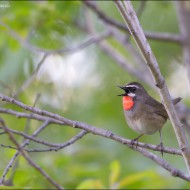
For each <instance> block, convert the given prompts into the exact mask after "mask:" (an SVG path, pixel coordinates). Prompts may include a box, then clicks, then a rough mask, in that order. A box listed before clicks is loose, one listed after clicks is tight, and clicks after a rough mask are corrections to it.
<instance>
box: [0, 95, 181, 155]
mask: <svg viewBox="0 0 190 190" xmlns="http://www.w3.org/2000/svg"><path fill="white" fill-rule="evenodd" d="M0 98H2V96H1V95H0ZM4 100H5V101H7V102H10V101H11V100H12V99H11V98H9V97H6V96H4ZM15 101H16V102H15V103H14V104H15V105H17V106H20V107H21V108H25V106H27V105H25V104H23V103H21V102H19V101H17V100H15ZM28 107H29V106H28ZM35 109H37V108H35ZM28 110H29V108H28ZM30 111H31V112H33V113H34V112H35V113H36V112H41V113H42V112H43V115H48V117H50V115H51V118H47V117H45V116H40V115H34V114H27V113H21V112H17V111H13V110H10V109H5V108H0V113H6V114H11V115H15V116H18V115H19V117H21V116H22V117H23V118H31V119H35V120H39V121H44V122H45V121H47V122H49V123H54V124H59V125H66V124H68V123H65V122H63V120H64V119H65V118H63V117H61V116H59V115H57V114H53V113H50V112H47V111H45V110H39V109H37V110H34V108H32V107H31V109H30ZM44 112H45V113H44ZM52 118H55V119H52ZM61 120H62V121H61ZM69 121H71V120H69ZM71 122H72V123H71V124H70V126H72V127H73V124H74V125H75V123H79V122H77V121H71ZM81 125H83V123H81ZM84 125H86V124H84ZM91 127H92V126H90V125H88V127H87V128H84V127H81V129H83V130H86V131H89V132H91V133H93V134H96V135H101V136H104V137H107V138H111V139H113V140H115V141H117V142H120V143H122V144H126V145H131V140H129V139H126V138H123V137H120V136H118V135H116V134H114V133H112V132H110V131H106V130H103V129H100V128H98V129H97V128H95V130H93V128H91ZM79 128H80V127H79ZM11 130H12V129H11ZM97 131H98V133H97ZM12 132H16V133H17V134H18V135H24V137H25V138H28V139H31V140H33V141H35V142H40V143H42V144H45V145H47V146H48V145H49V146H51V147H57V144H51V143H48V142H44V141H41V140H39V139H36V138H33V136H30V135H26V134H23V133H22V132H19V131H15V130H12ZM110 133H111V134H113V135H112V136H111V137H109V136H108V134H110ZM102 134H103V135H102ZM58 146H59V145H58ZM135 146H139V147H143V148H147V149H150V150H153V151H160V148H157V146H155V145H151V144H145V143H141V142H138V144H137V145H135ZM163 152H165V153H169V154H176V155H181V151H180V150H177V149H174V148H167V147H164V149H163Z"/></svg>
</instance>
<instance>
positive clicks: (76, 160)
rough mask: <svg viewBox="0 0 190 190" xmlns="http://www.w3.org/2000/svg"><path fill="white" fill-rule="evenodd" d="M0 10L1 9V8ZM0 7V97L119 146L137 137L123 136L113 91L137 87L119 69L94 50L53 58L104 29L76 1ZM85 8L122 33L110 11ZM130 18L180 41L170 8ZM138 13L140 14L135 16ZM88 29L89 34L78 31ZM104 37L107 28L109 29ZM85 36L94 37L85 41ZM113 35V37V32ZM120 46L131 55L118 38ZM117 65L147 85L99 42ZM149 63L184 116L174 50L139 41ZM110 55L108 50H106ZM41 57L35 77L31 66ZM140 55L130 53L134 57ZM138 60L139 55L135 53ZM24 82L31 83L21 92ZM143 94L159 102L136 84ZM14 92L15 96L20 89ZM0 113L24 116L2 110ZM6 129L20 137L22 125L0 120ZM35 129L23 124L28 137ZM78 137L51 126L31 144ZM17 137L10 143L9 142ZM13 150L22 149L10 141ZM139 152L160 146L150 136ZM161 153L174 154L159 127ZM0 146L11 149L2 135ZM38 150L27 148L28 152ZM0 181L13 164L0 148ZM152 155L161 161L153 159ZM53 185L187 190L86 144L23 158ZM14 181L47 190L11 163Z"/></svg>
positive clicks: (95, 143) (136, 159)
mask: <svg viewBox="0 0 190 190" xmlns="http://www.w3.org/2000/svg"><path fill="white" fill-rule="evenodd" d="M0 3H1V4H2V3H4V4H5V2H0ZM6 3H8V6H7V7H0V30H1V32H0V92H1V93H2V94H5V95H7V96H11V97H12V96H15V95H16V96H15V97H16V98H17V99H18V100H20V101H22V102H24V103H25V104H27V105H31V106H32V105H33V103H34V101H35V99H36V96H37V95H38V94H40V98H39V100H38V102H37V104H36V107H38V108H41V109H45V110H48V111H50V112H53V113H57V114H60V115H62V116H64V117H66V118H69V119H72V120H76V121H83V122H85V123H88V124H90V125H94V126H96V127H100V128H104V129H106V130H110V131H112V132H113V133H115V134H118V135H120V136H123V137H125V138H129V139H132V138H135V137H136V136H137V135H138V134H137V133H135V132H133V131H132V130H131V129H129V128H128V126H127V124H126V122H125V119H124V116H123V111H122V104H121V97H118V96H117V95H118V94H120V93H121V91H120V89H119V88H117V85H124V84H125V83H128V82H131V81H138V82H141V81H140V80H139V78H137V77H136V76H135V75H132V74H131V73H130V72H128V71H127V70H125V69H124V68H123V67H121V66H120V65H119V64H118V63H117V62H116V60H114V59H113V58H112V57H111V56H110V55H109V54H107V53H105V52H104V51H102V49H101V47H100V44H101V42H100V43H98V42H95V43H92V44H91V45H89V46H86V47H85V48H78V49H77V50H76V51H69V52H67V51H66V52H56V50H64V49H70V48H73V47H77V46H78V45H79V44H82V43H84V42H85V41H86V40H87V39H90V38H91V37H92V36H94V35H98V34H102V33H104V32H105V31H107V30H108V29H109V27H110V26H108V25H107V24H106V23H105V22H103V21H102V20H101V18H99V17H98V16H97V15H96V14H95V13H94V12H93V11H92V10H91V9H89V7H87V6H86V5H85V4H84V3H83V2H80V1H9V2H6ZM92 3H94V4H95V5H96V6H97V7H98V8H99V9H100V10H101V11H102V12H104V14H106V15H107V16H108V17H110V18H112V19H114V20H117V21H118V22H121V23H123V20H122V18H121V16H120V14H119V12H118V9H117V8H116V6H115V4H114V3H113V2H111V1H98V2H92ZM132 4H133V6H134V8H135V10H137V11H138V10H139V8H141V9H142V12H141V13H139V14H140V15H139V20H140V22H141V25H142V27H143V29H144V30H145V31H150V32H168V33H172V34H178V33H179V27H178V19H177V15H176V8H175V4H174V3H173V2H172V1H150V2H149V1H148V2H146V3H145V4H144V5H142V2H141V1H134V2H132ZM142 6H144V7H142ZM89 28H90V29H91V31H90V32H89V30H87V29H89ZM112 29H113V28H112ZM92 30H93V31H92ZM117 30H118V29H117ZM120 32H121V34H122V35H123V36H126V38H124V39H126V42H125V43H130V44H131V46H133V48H134V49H135V50H136V51H137V52H138V49H137V48H136V46H135V43H134V42H133V40H132V39H131V37H130V36H129V35H128V33H127V32H125V31H123V30H120ZM102 41H104V42H106V43H108V44H109V45H110V46H111V47H112V48H114V49H115V50H116V51H117V52H119V53H120V54H121V55H122V56H123V57H124V58H126V60H127V61H128V62H127V61H126V64H130V65H131V66H132V67H133V68H134V69H135V70H136V71H137V72H139V73H141V75H146V76H144V77H147V78H148V80H149V82H150V83H152V84H153V81H152V78H151V74H150V72H149V71H148V70H147V68H146V65H145V63H144V62H143V61H142V65H141V67H142V68H143V71H144V72H142V68H140V66H139V63H138V64H137V63H136V62H135V58H134V56H133V55H131V54H130V53H129V52H128V51H127V50H126V48H125V47H124V46H123V44H122V43H120V42H119V41H117V40H116V39H115V38H114V37H112V36H110V37H109V38H108V37H107V38H105V39H104V40H102ZM148 41H149V42H150V45H151V47H152V49H153V52H154V53H155V56H156V58H157V60H158V63H159V66H160V69H161V72H162V74H163V76H164V77H165V79H166V82H167V85H168V87H169V90H170V92H171V95H172V96H173V97H178V96H180V97H182V98H183V100H182V102H183V103H184V104H186V105H187V106H188V105H189V104H190V102H189V84H188V79H187V74H186V68H185V66H184V65H183V64H182V50H181V47H180V46H179V44H178V43H175V42H165V41H158V40H151V39H149V40H148ZM114 49H113V50H114ZM44 52H48V55H47V56H46V57H45V59H44V62H43V64H41V66H40V68H39V71H38V72H37V73H36V74H35V75H34V77H33V78H32V79H31V76H32V75H33V72H34V71H35V69H36V67H37V65H38V64H39V62H40V60H41V59H42V57H43V56H44ZM138 53H139V52H138ZM139 55H140V53H139ZM27 80H31V83H30V84H29V85H27V86H24V87H23V84H25V83H26V81H27ZM141 83H142V84H143V85H144V86H145V88H146V89H147V90H148V92H149V93H150V94H151V95H152V96H153V97H154V98H156V99H157V100H159V101H160V97H159V94H158V91H157V90H155V88H151V87H150V86H149V85H148V84H147V83H145V82H143V81H142V82H141ZM21 87H23V89H21ZM1 107H4V108H10V109H14V110H18V111H23V110H21V109H20V108H18V107H16V106H14V105H11V104H5V103H1ZM1 117H2V118H3V119H4V120H5V121H6V124H7V125H8V126H9V127H11V128H12V129H16V130H19V131H23V130H24V128H25V126H26V122H27V120H26V119H18V118H15V117H14V116H10V115H5V114H1ZM38 126H39V122H37V121H30V128H29V133H31V132H32V131H33V130H34V129H36V128H37V127H38ZM78 132H79V130H78V129H75V128H71V127H67V126H58V125H50V126H48V128H46V129H45V130H44V131H43V133H41V134H40V135H39V138H41V139H43V140H46V141H49V142H55V143H63V142H65V141H67V140H69V139H70V138H71V137H73V136H74V135H75V134H77V133H78ZM15 137H16V136H15ZM17 139H18V141H20V142H21V141H22V138H21V137H18V136H17ZM140 141H142V142H146V143H151V144H155V145H157V144H159V134H158V133H156V134H154V135H151V136H144V137H142V138H141V139H140ZM163 142H164V145H165V146H168V147H174V148H178V144H177V140H176V137H175V134H174V131H173V128H172V126H171V124H170V122H169V121H168V122H167V124H166V125H165V127H164V129H163ZM0 143H1V144H5V145H10V144H11V142H10V140H9V139H8V138H7V137H6V135H1V138H0ZM40 146H42V145H38V144H35V143H31V144H30V145H29V147H30V148H39V147H40ZM0 152H1V153H0V154H1V162H0V175H2V173H3V171H4V169H5V167H6V165H7V164H8V162H9V161H10V159H11V158H12V156H13V154H14V153H15V150H12V149H8V148H1V149H0ZM156 154H158V155H160V153H159V152H157V153H156ZM29 155H30V157H31V158H32V159H33V160H34V161H36V162H37V163H38V164H39V165H40V166H41V167H42V168H43V169H44V170H45V171H46V172H47V173H48V174H49V175H50V176H51V177H52V178H53V179H54V180H55V181H57V182H58V183H59V184H61V185H63V186H64V187H66V188H116V189H117V188H136V189H137V188H190V185H189V183H188V182H186V181H184V180H182V179H179V178H175V177H172V176H171V175H170V174H169V173H168V172H167V171H165V170H164V169H163V168H161V167H160V166H158V165H156V164H155V163H153V162H152V161H150V160H148V159H147V158H145V157H143V156H142V155H140V154H139V153H137V152H135V151H133V150H131V149H129V148H127V147H126V146H124V145H121V144H119V143H116V142H114V141H112V140H110V139H105V138H103V137H99V136H95V135H92V134H89V135H87V136H85V137H84V138H82V139H81V140H79V141H78V142H76V143H75V144H73V145H71V146H69V147H67V148H65V149H63V150H60V151H58V152H44V153H30V154H29ZM164 159H166V160H167V161H168V162H169V163H171V164H172V165H174V166H175V167H177V168H180V169H181V170H183V171H186V168H185V164H184V161H183V159H182V157H180V156H175V155H168V154H164ZM15 168H16V169H15V171H11V170H10V171H9V173H8V175H7V179H9V178H10V177H12V183H13V185H14V187H17V188H40V189H43V188H44V189H45V188H50V185H49V183H48V182H47V181H46V180H45V179H44V178H43V177H42V176H41V175H40V174H39V173H38V172H37V171H36V170H34V169H33V168H32V167H30V166H29V165H28V163H27V162H26V161H25V160H24V159H23V158H22V157H19V159H18V163H17V166H16V167H15Z"/></svg>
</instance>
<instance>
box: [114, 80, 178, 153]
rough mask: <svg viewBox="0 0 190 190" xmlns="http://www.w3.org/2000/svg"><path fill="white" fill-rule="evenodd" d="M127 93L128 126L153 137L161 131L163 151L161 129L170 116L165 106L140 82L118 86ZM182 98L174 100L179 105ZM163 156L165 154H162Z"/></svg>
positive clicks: (125, 107)
mask: <svg viewBox="0 0 190 190" xmlns="http://www.w3.org/2000/svg"><path fill="white" fill-rule="evenodd" d="M118 87H119V88H121V89H122V90H124V91H125V93H124V94H120V95H118V96H123V98H122V101H123V109H124V114H125V119H126V121H127V123H128V126H129V127H130V128H131V129H133V130H134V131H136V132H137V133H139V134H140V136H138V137H137V138H135V139H133V141H134V140H138V138H140V137H141V136H142V135H144V134H147V135H151V134H154V133H155V132H157V131H159V133H160V144H159V145H158V146H160V147H161V151H162V149H163V144H162V136H161V129H162V127H163V125H164V124H165V123H166V120H167V119H168V114H167V112H166V110H165V107H164V105H163V104H161V103H160V102H158V101H157V100H155V99H154V98H152V97H151V96H150V95H149V94H148V93H147V91H146V90H145V89H144V87H143V86H142V85H141V84H140V83H138V82H131V83H128V84H127V85H125V86H118ZM180 100H181V98H176V99H174V100H173V104H174V105H175V104H177V103H178V102H179V101H180ZM162 154H163V152H162Z"/></svg>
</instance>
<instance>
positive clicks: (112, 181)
mask: <svg viewBox="0 0 190 190" xmlns="http://www.w3.org/2000/svg"><path fill="white" fill-rule="evenodd" d="M110 170H111V172H110V176H109V185H110V187H111V188H112V187H114V186H115V185H116V182H117V180H118V177H119V174H120V163H119V162H118V161H117V160H115V161H113V162H112V163H111V164H110Z"/></svg>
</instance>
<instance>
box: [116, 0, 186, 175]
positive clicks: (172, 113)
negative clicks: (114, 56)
mask: <svg viewBox="0 0 190 190" xmlns="http://www.w3.org/2000/svg"><path fill="white" fill-rule="evenodd" d="M115 4H116V6H117V7H118V9H119V11H120V13H121V15H122V17H123V19H124V20H125V22H126V24H127V25H128V28H129V30H130V32H131V34H132V36H133V38H134V40H135V42H136V44H137V46H138V47H139V49H140V51H141V53H142V55H143V57H144V58H145V60H146V61H147V66H148V68H149V69H150V71H151V73H152V76H153V79H154V81H155V83H156V84H157V87H159V91H160V96H161V97H162V100H163V103H164V105H165V108H166V110H167V113H168V115H169V118H170V121H171V123H172V126H173V128H174V131H175V134H176V137H177V140H178V143H179V146H180V149H181V150H182V154H183V158H184V161H185V163H186V166H187V169H188V172H189V173H190V149H189V146H188V143H187V139H186V136H185V135H184V132H183V128H182V124H181V123H180V121H179V118H178V116H177V113H176V110H175V108H174V105H173V103H172V100H171V97H170V94H169V91H168V88H167V86H166V84H165V81H164V78H163V76H162V75H161V72H160V70H159V65H158V63H157V60H156V58H155V56H154V54H153V52H152V50H151V47H150V45H149V44H148V42H147V39H146V37H145V35H144V32H143V30H142V28H141V26H140V23H139V21H138V18H137V16H136V14H135V11H134V9H133V7H132V4H131V2H130V1H125V2H123V3H122V2H121V1H115Z"/></svg>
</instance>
